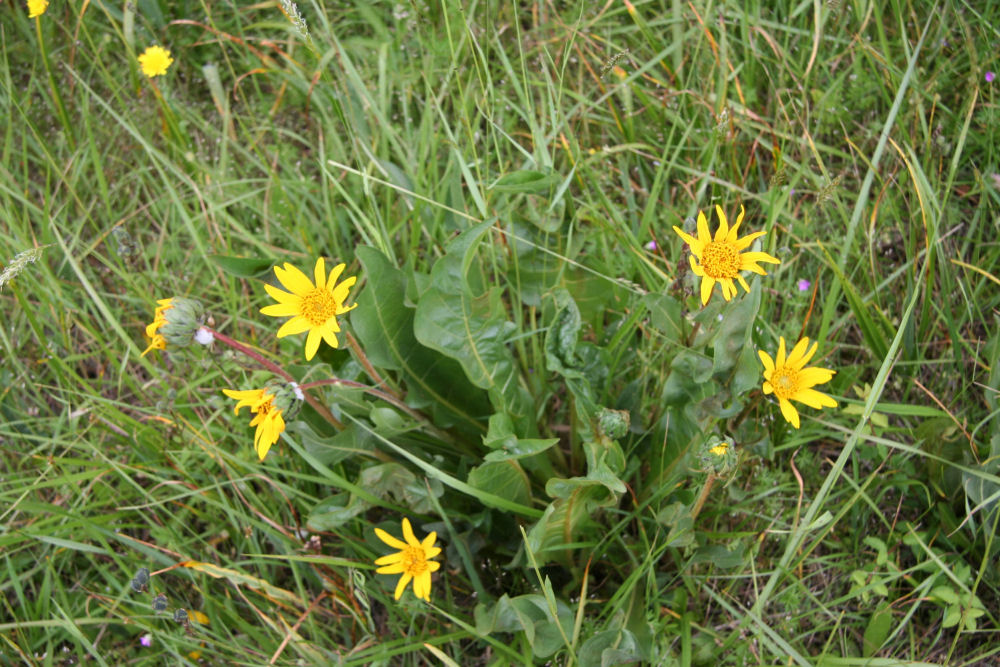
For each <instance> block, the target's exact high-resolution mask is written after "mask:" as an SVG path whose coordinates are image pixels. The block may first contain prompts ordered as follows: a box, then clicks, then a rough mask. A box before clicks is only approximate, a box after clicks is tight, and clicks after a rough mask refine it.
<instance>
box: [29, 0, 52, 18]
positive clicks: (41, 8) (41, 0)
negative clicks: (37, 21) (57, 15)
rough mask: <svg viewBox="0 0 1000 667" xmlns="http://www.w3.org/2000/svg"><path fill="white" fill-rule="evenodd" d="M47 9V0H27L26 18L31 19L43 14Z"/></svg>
mask: <svg viewBox="0 0 1000 667" xmlns="http://www.w3.org/2000/svg"><path fill="white" fill-rule="evenodd" d="M48 8H49V0H28V18H29V19H33V18H37V17H39V16H41V15H42V14H44V13H45V10H46V9H48Z"/></svg>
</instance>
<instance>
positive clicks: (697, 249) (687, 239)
mask: <svg viewBox="0 0 1000 667" xmlns="http://www.w3.org/2000/svg"><path fill="white" fill-rule="evenodd" d="M674 231H675V232H676V233H677V236H679V237H681V238H682V239H683V240H684V243H687V244H688V245H689V246H690V247H691V252H693V253H694V254H695V255H698V256H699V257H700V256H701V251H702V249H703V248H704V244H703V243H702V242H701V241H699V240H698V239H696V238H695V237H693V236H691V235H690V234H688V233H687V232H685V231H684V230H683V229H681V228H680V227H678V226H677V225H674Z"/></svg>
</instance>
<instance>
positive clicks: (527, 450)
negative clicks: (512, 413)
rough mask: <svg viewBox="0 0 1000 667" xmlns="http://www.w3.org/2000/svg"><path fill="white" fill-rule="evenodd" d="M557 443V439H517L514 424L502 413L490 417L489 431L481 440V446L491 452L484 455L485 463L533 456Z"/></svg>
mask: <svg viewBox="0 0 1000 667" xmlns="http://www.w3.org/2000/svg"><path fill="white" fill-rule="evenodd" d="M557 442H559V438H518V437H517V436H516V435H515V434H514V424H513V422H512V421H511V419H510V417H509V416H507V415H506V414H504V413H502V412H498V413H497V414H495V415H493V416H492V417H490V426H489V431H488V432H487V433H486V436H485V437H484V438H483V444H484V445H486V446H487V447H489V448H490V449H491V450H493V451H491V452H490V453H489V454H487V455H486V457H485V460H486V461H508V460H514V459H522V458H525V457H528V456H534V455H535V454H538V453H540V452H544V451H545V450H546V449H548V448H549V447H551V446H553V445H554V444H556V443H557Z"/></svg>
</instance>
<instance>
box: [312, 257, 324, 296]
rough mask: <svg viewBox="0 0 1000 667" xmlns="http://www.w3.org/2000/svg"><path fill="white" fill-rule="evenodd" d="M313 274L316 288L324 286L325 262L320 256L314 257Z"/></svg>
mask: <svg viewBox="0 0 1000 667" xmlns="http://www.w3.org/2000/svg"><path fill="white" fill-rule="evenodd" d="M313 276H314V277H315V278H316V289H323V288H324V287H326V262H324V261H323V258H322V257H317V258H316V267H315V268H314V269H313Z"/></svg>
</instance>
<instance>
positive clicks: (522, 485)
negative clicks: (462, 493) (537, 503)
mask: <svg viewBox="0 0 1000 667" xmlns="http://www.w3.org/2000/svg"><path fill="white" fill-rule="evenodd" d="M469 486H471V487H473V488H475V489H477V490H479V491H485V492H486V493H491V494H493V495H495V496H500V497H501V498H506V499H507V500H510V501H512V502H515V503H518V504H520V505H528V506H530V505H531V484H530V482H529V480H528V476H527V475H526V474H525V472H524V470H523V469H522V468H521V466H520V465H518V464H517V462H516V461H509V460H504V461H490V462H488V463H484V464H483V465H481V466H477V467H475V468H473V469H472V470H471V471H469ZM480 500H481V502H482V503H483V504H484V505H488V506H490V507H499V505H496V504H495V503H493V502H491V501H490V500H488V499H486V498H480Z"/></svg>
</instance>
